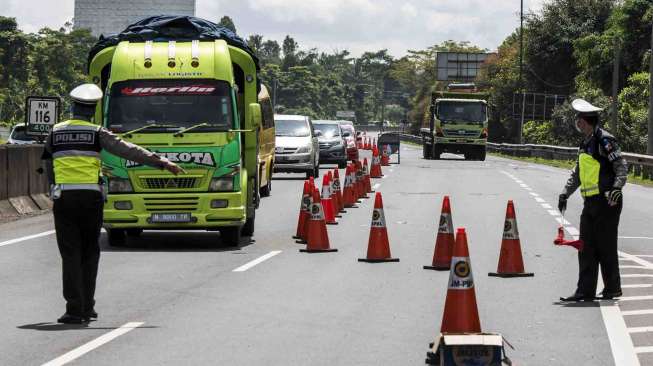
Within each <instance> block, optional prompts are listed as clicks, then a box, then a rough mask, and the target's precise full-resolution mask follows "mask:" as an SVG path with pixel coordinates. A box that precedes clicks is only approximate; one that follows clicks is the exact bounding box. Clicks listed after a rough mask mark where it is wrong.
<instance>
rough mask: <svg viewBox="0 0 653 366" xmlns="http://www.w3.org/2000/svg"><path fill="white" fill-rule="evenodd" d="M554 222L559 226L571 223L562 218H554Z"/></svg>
mask: <svg viewBox="0 0 653 366" xmlns="http://www.w3.org/2000/svg"><path fill="white" fill-rule="evenodd" d="M556 221H557V222H558V224H560V225H562V226H565V225H571V223H570V222H569V221H567V219H565V218H563V217H556ZM572 229H573V227H572Z"/></svg>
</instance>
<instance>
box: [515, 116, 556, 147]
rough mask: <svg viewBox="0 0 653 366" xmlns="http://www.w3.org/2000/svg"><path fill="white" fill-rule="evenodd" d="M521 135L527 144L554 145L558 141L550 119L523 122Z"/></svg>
mask: <svg viewBox="0 0 653 366" xmlns="http://www.w3.org/2000/svg"><path fill="white" fill-rule="evenodd" d="M523 137H524V142H525V143H527V144H538V145H556V144H558V143H559V140H558V139H557V138H556V135H555V131H554V126H553V123H552V122H551V121H544V122H537V121H528V122H526V123H524V132H523Z"/></svg>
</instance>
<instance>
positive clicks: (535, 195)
mask: <svg viewBox="0 0 653 366" xmlns="http://www.w3.org/2000/svg"><path fill="white" fill-rule="evenodd" d="M528 194H530V195H531V196H533V197H539V196H540V195H539V194H537V193H535V192H528Z"/></svg>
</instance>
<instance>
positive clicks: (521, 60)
mask: <svg viewBox="0 0 653 366" xmlns="http://www.w3.org/2000/svg"><path fill="white" fill-rule="evenodd" d="M523 70H524V0H521V7H520V11H519V91H520V92H521V93H522V94H523V95H522V99H523V100H524V101H525V99H526V94H524V87H523V85H522V76H523V72H524V71H523ZM523 129H524V105H522V109H521V117H520V118H519V143H520V144H523V143H524V141H523V133H522V130H523Z"/></svg>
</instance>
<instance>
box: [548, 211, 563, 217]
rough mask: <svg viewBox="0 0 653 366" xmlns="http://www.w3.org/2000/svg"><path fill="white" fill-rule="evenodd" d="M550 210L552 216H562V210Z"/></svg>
mask: <svg viewBox="0 0 653 366" xmlns="http://www.w3.org/2000/svg"><path fill="white" fill-rule="evenodd" d="M548 212H549V215H551V216H560V212H558V210H548Z"/></svg>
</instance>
